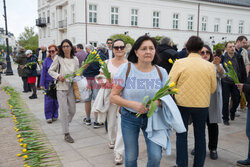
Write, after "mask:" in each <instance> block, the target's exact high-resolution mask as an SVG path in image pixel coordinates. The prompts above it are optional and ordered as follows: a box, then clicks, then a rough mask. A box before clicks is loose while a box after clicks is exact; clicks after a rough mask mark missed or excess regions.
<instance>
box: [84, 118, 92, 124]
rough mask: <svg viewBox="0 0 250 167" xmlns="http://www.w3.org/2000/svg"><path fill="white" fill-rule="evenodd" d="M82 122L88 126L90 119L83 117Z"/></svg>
mask: <svg viewBox="0 0 250 167" xmlns="http://www.w3.org/2000/svg"><path fill="white" fill-rule="evenodd" d="M83 123H84V124H86V125H87V126H89V125H91V120H87V118H84V119H83Z"/></svg>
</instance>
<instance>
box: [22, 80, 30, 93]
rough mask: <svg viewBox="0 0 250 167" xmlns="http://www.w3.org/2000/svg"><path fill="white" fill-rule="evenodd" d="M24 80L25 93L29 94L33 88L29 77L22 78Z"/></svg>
mask: <svg viewBox="0 0 250 167" xmlns="http://www.w3.org/2000/svg"><path fill="white" fill-rule="evenodd" d="M22 80H23V91H25V92H28V91H31V88H30V86H29V84H28V77H22Z"/></svg>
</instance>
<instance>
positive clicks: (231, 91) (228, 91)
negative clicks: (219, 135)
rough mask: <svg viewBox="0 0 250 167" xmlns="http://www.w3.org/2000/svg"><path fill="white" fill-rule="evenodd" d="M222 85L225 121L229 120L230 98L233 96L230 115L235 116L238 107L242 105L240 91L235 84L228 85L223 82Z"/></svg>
mask: <svg viewBox="0 0 250 167" xmlns="http://www.w3.org/2000/svg"><path fill="white" fill-rule="evenodd" d="M221 84H222V98H223V108H222V115H223V117H222V119H223V120H224V121H228V120H229V97H230V95H231V98H232V101H233V106H232V108H231V109H230V114H231V115H232V116H235V112H236V109H237V107H238V106H239V104H240V91H239V90H238V88H237V87H236V86H235V84H228V83H225V82H223V81H222V82H221Z"/></svg>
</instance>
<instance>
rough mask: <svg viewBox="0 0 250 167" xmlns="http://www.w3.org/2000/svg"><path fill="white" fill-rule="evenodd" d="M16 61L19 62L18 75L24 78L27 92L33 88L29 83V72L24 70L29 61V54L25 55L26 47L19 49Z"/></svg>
mask: <svg viewBox="0 0 250 167" xmlns="http://www.w3.org/2000/svg"><path fill="white" fill-rule="evenodd" d="M15 62H16V63H17V64H18V67H17V71H18V75H19V77H21V78H22V80H23V92H24V93H27V92H29V91H31V88H30V86H29V84H28V77H27V73H26V72H25V71H24V66H25V64H26V63H27V56H26V55H25V49H24V48H20V49H19V52H18V55H17V57H16V61H15Z"/></svg>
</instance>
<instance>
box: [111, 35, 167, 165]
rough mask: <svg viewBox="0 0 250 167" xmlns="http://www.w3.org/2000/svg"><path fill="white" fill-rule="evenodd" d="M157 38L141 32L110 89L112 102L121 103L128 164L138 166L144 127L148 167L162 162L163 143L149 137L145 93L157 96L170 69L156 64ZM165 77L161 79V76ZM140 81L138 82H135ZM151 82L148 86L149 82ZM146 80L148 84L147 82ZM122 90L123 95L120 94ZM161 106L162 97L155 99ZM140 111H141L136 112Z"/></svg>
mask: <svg viewBox="0 0 250 167" xmlns="http://www.w3.org/2000/svg"><path fill="white" fill-rule="evenodd" d="M156 46H157V44H156V41H155V40H154V39H153V38H151V37H149V36H141V37H139V38H138V39H137V41H136V42H135V44H134V45H133V47H132V49H131V51H130V53H129V56H128V60H129V61H130V62H131V63H125V64H122V65H121V66H120V68H119V70H118V72H117V73H116V74H115V77H114V87H113V88H112V91H111V96H110V98H111V103H114V104H116V105H119V106H121V107H122V108H121V129H122V136H123V141H124V146H125V166H126V167H136V166H137V158H138V154H139V153H138V150H139V148H138V137H139V133H140V129H142V132H143V135H144V138H145V141H146V145H147V152H148V165H147V166H148V167H158V166H160V161H161V157H162V147H161V146H160V145H157V144H156V143H154V142H152V141H151V140H149V138H148V134H147V132H146V128H147V122H148V117H147V111H148V108H147V107H145V106H144V105H143V104H142V103H143V98H144V96H150V97H151V98H152V97H154V95H155V93H156V92H157V91H158V90H159V89H160V88H161V87H163V85H164V84H165V82H166V80H167V72H166V71H165V70H164V69H163V68H161V67H158V66H156V63H157V61H158V57H157V55H156V51H155V49H156ZM161 77H162V79H161ZM135 82H137V84H135ZM148 82H151V84H150V85H148V86H147V87H148V88H146V87H145V85H147V84H146V83H148ZM144 84H145V85H144ZM121 94H122V95H121ZM156 104H157V106H161V101H160V100H157V101H156ZM137 113H140V114H141V115H140V116H139V117H137V116H136V114H137Z"/></svg>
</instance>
